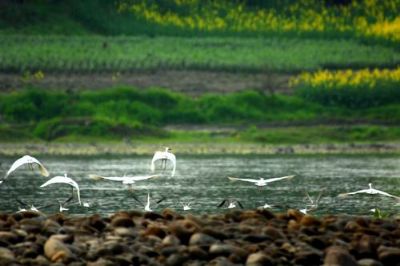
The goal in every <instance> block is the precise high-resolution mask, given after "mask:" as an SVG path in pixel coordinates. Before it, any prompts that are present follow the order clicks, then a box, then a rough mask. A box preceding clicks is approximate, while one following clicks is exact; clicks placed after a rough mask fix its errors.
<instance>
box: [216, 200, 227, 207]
mask: <svg viewBox="0 0 400 266" xmlns="http://www.w3.org/2000/svg"><path fill="white" fill-rule="evenodd" d="M225 202H226V199H224V200H223V201H222V202H221V203H220V204H218V206H217V207H218V208H221V207H222V206H224V204H225Z"/></svg>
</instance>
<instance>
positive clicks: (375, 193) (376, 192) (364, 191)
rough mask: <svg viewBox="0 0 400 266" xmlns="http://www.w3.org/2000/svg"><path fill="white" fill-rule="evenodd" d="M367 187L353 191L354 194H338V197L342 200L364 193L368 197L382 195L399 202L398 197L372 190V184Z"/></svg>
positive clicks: (399, 198)
mask: <svg viewBox="0 0 400 266" xmlns="http://www.w3.org/2000/svg"><path fill="white" fill-rule="evenodd" d="M368 186H369V188H367V189H362V190H358V191H354V192H348V193H342V194H339V195H338V197H340V198H343V197H346V196H348V195H355V194H360V193H365V194H370V195H382V196H386V197H390V198H395V199H397V200H400V197H398V196H394V195H392V194H389V193H386V192H384V191H381V190H378V189H375V188H372V183H369V184H368Z"/></svg>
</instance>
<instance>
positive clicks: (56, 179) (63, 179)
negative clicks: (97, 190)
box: [40, 174, 82, 205]
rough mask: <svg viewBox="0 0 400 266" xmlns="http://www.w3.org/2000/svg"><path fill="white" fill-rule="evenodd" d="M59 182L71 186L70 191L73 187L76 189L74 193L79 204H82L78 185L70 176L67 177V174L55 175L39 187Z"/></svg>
mask: <svg viewBox="0 0 400 266" xmlns="http://www.w3.org/2000/svg"><path fill="white" fill-rule="evenodd" d="M60 183H61V184H68V185H70V186H72V191H73V189H74V188H75V189H76V193H77V195H78V202H79V205H82V202H81V196H80V190H79V185H78V183H76V182H75V181H74V180H73V179H72V178H69V177H67V174H64V176H55V177H53V178H52V179H50V180H48V181H47V182H46V183H44V184H43V185H41V186H40V187H46V186H48V185H51V184H60Z"/></svg>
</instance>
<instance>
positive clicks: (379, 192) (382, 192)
mask: <svg viewBox="0 0 400 266" xmlns="http://www.w3.org/2000/svg"><path fill="white" fill-rule="evenodd" d="M374 190H375V192H376V193H378V194H381V195H384V196H387V197H391V198H396V199H398V198H399V197H397V196H394V195H392V194H389V193H387V192H384V191H381V190H378V189H374Z"/></svg>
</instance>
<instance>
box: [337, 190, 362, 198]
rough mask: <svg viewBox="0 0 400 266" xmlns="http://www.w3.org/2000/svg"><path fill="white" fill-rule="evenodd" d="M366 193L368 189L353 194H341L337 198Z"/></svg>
mask: <svg viewBox="0 0 400 266" xmlns="http://www.w3.org/2000/svg"><path fill="white" fill-rule="evenodd" d="M367 191H369V189H362V190H358V191H354V192H348V193H341V194H339V195H338V197H340V198H343V197H346V196H348V195H354V194H359V193H366V192H367Z"/></svg>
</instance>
